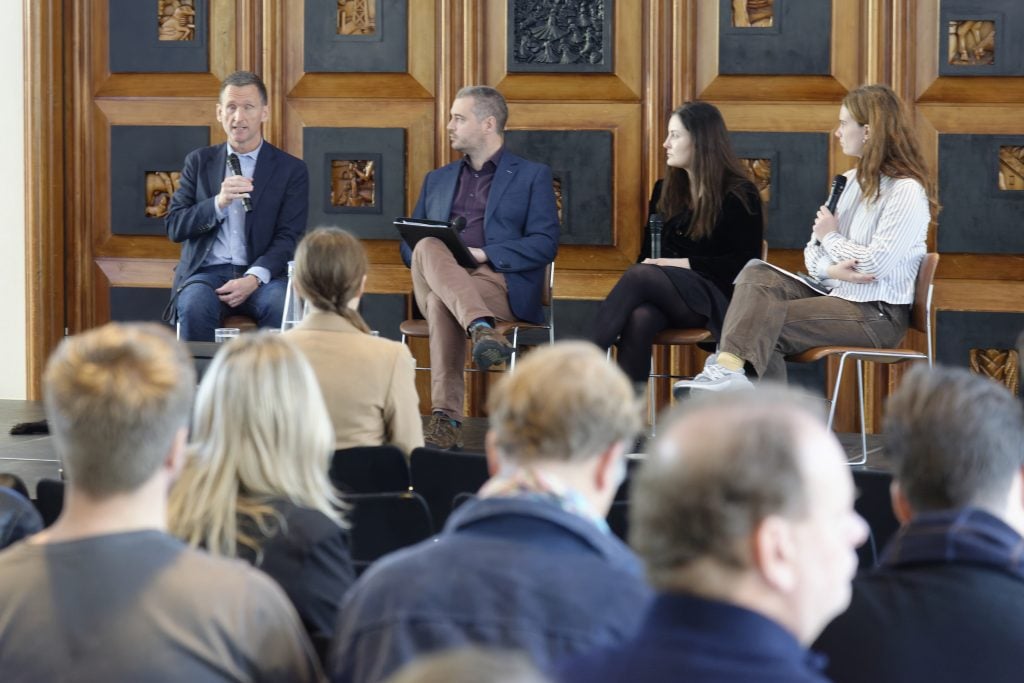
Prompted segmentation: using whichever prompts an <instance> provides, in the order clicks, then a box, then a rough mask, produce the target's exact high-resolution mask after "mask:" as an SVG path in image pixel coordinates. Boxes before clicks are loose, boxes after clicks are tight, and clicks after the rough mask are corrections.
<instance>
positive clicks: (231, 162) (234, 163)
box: [228, 152, 845, 213]
mask: <svg viewBox="0 0 1024 683" xmlns="http://www.w3.org/2000/svg"><path fill="white" fill-rule="evenodd" d="M228 166H230V167H231V172H232V173H234V174H235V175H242V164H240V163H239V162H238V155H237V154H235V153H234V152H232V153H231V154H229V155H228ZM844 180H845V178H844ZM840 191H842V190H840ZM242 206H244V207H245V212H246V213H249V212H250V211H252V200H251V199H249V198H248V197H242Z"/></svg>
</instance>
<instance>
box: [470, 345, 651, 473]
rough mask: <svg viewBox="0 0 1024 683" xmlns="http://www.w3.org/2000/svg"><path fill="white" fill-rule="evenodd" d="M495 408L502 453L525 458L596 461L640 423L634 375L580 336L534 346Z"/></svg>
mask: <svg viewBox="0 0 1024 683" xmlns="http://www.w3.org/2000/svg"><path fill="white" fill-rule="evenodd" d="M488 409H489V414H490V427H491V431H492V432H493V433H494V436H495V438H496V445H497V447H498V450H499V451H500V453H501V454H502V457H504V458H505V459H507V460H509V461H512V462H519V463H528V462H535V461H538V460H548V461H551V460H559V461H571V460H585V459H589V458H592V457H595V456H598V455H601V454H602V453H603V452H604V451H605V450H606V449H607V448H608V447H609V446H613V445H615V444H617V443H619V442H621V441H629V442H632V440H633V438H634V437H635V436H636V433H637V431H638V430H639V428H640V409H639V406H638V404H637V400H636V397H635V395H634V393H633V387H632V385H631V384H630V383H629V379H627V378H626V375H625V374H623V372H622V370H620V369H619V367H618V366H617V365H615V364H614V363H610V362H608V359H607V357H606V356H605V354H604V353H602V352H601V351H600V350H599V349H598V348H597V347H596V346H594V345H593V344H589V343H587V342H581V341H575V342H568V341H567V342H557V343H555V344H552V345H549V346H543V347H541V348H538V349H535V350H533V351H531V352H530V353H529V354H527V355H526V356H525V358H524V359H523V360H522V361H521V362H520V363H518V364H517V365H516V371H515V372H513V373H509V374H508V375H506V376H505V377H504V378H502V380H501V381H500V382H499V383H498V384H497V386H495V387H494V390H493V391H492V392H491V395H490V400H489V401H488Z"/></svg>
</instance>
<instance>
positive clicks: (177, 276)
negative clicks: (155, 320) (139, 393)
mask: <svg viewBox="0 0 1024 683" xmlns="http://www.w3.org/2000/svg"><path fill="white" fill-rule="evenodd" d="M269 115H270V108H269V107H268V106H267V87H266V86H265V85H264V84H263V80H262V79H260V77H259V76H257V75H256V74H254V73H250V72H248V71H236V72H235V73H233V74H231V75H229V76H228V77H227V78H225V79H224V82H223V83H221V88H220V99H219V100H218V102H217V120H218V121H219V122H220V124H221V126H223V127H224V132H225V133H226V134H227V137H228V141H227V143H224V144H220V145H213V146H212V147H203V148H201V149H197V150H194V151H193V152H191V153H189V155H188V156H187V157H185V167H184V169H183V170H182V172H181V180H180V182H179V185H178V189H177V191H176V192H175V193H174V196H173V197H172V198H171V205H170V208H169V209H168V212H167V218H166V219H165V223H166V227H167V236H168V237H170V238H171V240H172V241H174V242H180V243H182V247H181V261H180V262H179V263H178V265H177V267H176V268H175V269H174V287H173V289H172V290H171V291H172V294H171V301H170V303H169V304H168V306H167V311H166V314H165V315H166V317H167V318H168V319H169V320H172V321H173V320H177V321H178V323H179V324H180V333H181V338H182V339H185V340H188V341H213V333H214V330H215V329H216V328H218V327H220V322H221V319H222V318H223V317H225V316H227V315H229V314H242V315H248V316H251V317H253V318H255V319H256V322H257V323H259V325H260V326H261V327H279V326H280V325H281V318H282V316H283V313H284V294H285V287H286V284H285V283H286V280H285V278H286V277H287V274H288V273H287V265H288V261H290V260H291V258H292V254H293V253H294V251H295V244H296V243H297V242H298V241H299V238H300V237H302V233H304V232H305V231H306V218H307V216H308V214H309V172H308V171H307V170H306V164H305V162H303V161H302V160H301V159H297V158H295V157H293V156H292V155H290V154H287V153H285V152H284V151H282V150H280V149H278V148H277V147H274V146H273V145H271V144H270V143H269V142H267V141H266V140H264V139H263V133H262V127H263V122H264V121H266V120H267V117H268V116H269ZM233 165H236V166H235V167H234V168H232V166H233ZM236 171H237V172H236Z"/></svg>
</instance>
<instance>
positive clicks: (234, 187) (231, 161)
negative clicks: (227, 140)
mask: <svg viewBox="0 0 1024 683" xmlns="http://www.w3.org/2000/svg"><path fill="white" fill-rule="evenodd" d="M228 166H230V167H231V172H232V173H233V174H234V175H228V176H224V182H222V183H221V185H220V193H219V194H218V195H217V206H219V207H220V208H221V210H224V209H226V208H227V207H228V205H229V204H230V203H231V202H233V201H234V200H236V199H241V200H242V206H243V207H244V208H245V212H246V213H249V212H250V211H252V200H251V199H250V198H249V193H250V192H252V179H251V178H246V177H245V176H243V175H242V165H241V164H240V163H239V161H238V155H237V154H234V153H231V154H228Z"/></svg>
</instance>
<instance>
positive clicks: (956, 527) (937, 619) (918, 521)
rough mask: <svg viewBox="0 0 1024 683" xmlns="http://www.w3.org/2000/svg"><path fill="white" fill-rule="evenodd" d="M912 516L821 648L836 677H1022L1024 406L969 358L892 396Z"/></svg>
mask: <svg viewBox="0 0 1024 683" xmlns="http://www.w3.org/2000/svg"><path fill="white" fill-rule="evenodd" d="M885 453H886V456H887V457H888V459H889V460H890V462H891V463H892V465H893V471H894V477H895V480H894V482H893V486H892V503H893V510H894V511H895V513H896V517H897V518H898V519H899V520H900V522H901V523H902V524H903V528H902V529H901V530H900V532H899V534H898V535H897V536H896V537H894V538H893V540H892V541H890V543H889V545H888V546H887V547H886V550H885V553H884V554H883V556H882V560H881V563H880V566H879V567H878V568H877V569H875V570H874V571H872V572H870V573H868V574H866V575H864V576H861V577H859V578H858V579H857V580H856V581H855V582H854V586H853V599H852V601H851V603H850V608H849V609H848V610H847V611H846V613H844V614H842V615H841V616H840V617H838V618H837V619H836V620H835V621H834V622H832V624H830V625H829V627H828V628H827V629H826V630H825V631H824V633H822V635H821V638H820V639H819V640H818V642H817V643H816V644H815V649H817V650H820V651H821V652H823V653H824V654H827V655H828V656H829V660H830V664H829V668H828V673H829V675H830V676H831V677H832V678H833V680H835V681H840V682H844V681H851V682H852V681H872V683H885V682H886V681H894V682H895V681H928V682H929V683H941V682H942V681H985V682H986V683H999V682H1001V681H1019V680H1021V647H1022V646H1024V539H1022V538H1021V534H1022V532H1024V480H1022V476H1021V468H1022V466H1024V411H1022V409H1021V404H1020V402H1019V401H1018V400H1017V399H1016V398H1014V397H1013V396H1012V395H1011V394H1010V392H1008V391H1007V390H1006V389H1005V388H1003V387H1002V386H1001V385H999V384H997V383H996V382H993V381H991V380H989V379H986V378H983V377H979V376H977V375H973V374H971V373H969V372H968V371H966V370H963V369H955V368H938V369H935V370H928V369H927V368H923V367H922V368H917V369H915V370H914V371H912V372H911V373H909V374H908V375H907V377H905V378H904V380H903V384H902V385H901V386H900V388H899V390H898V391H897V392H896V393H895V394H894V395H893V397H892V398H891V399H890V400H889V403H888V405H887V408H886V419H885Z"/></svg>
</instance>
